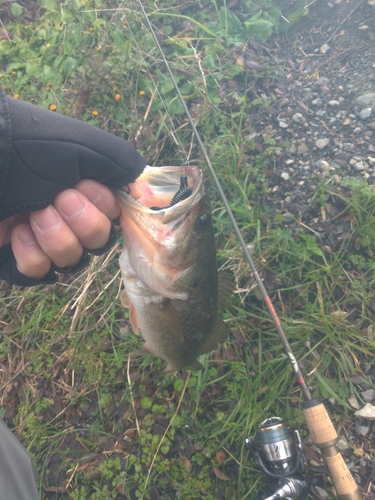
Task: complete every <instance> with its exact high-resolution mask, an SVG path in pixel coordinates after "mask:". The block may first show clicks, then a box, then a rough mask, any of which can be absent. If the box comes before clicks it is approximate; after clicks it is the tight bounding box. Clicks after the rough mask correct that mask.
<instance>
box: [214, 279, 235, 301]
mask: <svg viewBox="0 0 375 500" xmlns="http://www.w3.org/2000/svg"><path fill="white" fill-rule="evenodd" d="M234 289H235V283H234V279H233V276H232V275H231V274H228V273H219V284H218V297H217V307H218V308H219V309H221V308H222V307H224V306H225V304H226V303H227V301H228V299H229V297H230V296H231V295H232V293H233V290H234Z"/></svg>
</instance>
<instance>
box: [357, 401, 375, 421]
mask: <svg viewBox="0 0 375 500" xmlns="http://www.w3.org/2000/svg"><path fill="white" fill-rule="evenodd" d="M354 415H355V416H356V417H357V418H363V419H364V420H375V406H373V405H372V404H370V403H367V405H365V406H364V407H363V408H362V409H361V410H357V411H356V412H355V413H354Z"/></svg>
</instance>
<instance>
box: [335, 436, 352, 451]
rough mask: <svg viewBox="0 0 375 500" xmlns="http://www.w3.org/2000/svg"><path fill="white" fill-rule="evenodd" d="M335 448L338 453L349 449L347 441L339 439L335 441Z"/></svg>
mask: <svg viewBox="0 0 375 500" xmlns="http://www.w3.org/2000/svg"><path fill="white" fill-rule="evenodd" d="M336 446H337V448H338V449H339V450H340V451H345V450H349V448H350V444H349V443H348V442H347V440H346V439H344V438H341V437H340V438H339V440H338V441H337V444H336Z"/></svg>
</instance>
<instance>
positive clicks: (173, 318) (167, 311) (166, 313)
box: [161, 300, 184, 342]
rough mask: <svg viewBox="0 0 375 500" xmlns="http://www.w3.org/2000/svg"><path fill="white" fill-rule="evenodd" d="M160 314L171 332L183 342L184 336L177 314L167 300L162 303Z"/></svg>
mask: <svg viewBox="0 0 375 500" xmlns="http://www.w3.org/2000/svg"><path fill="white" fill-rule="evenodd" d="M161 314H162V317H163V320H164V321H165V323H166V324H167V325H168V326H169V328H170V329H171V330H172V332H173V333H174V334H175V335H176V336H177V337H178V338H179V339H180V340H181V341H182V342H183V341H184V334H183V331H182V325H181V321H180V317H179V315H178V312H177V311H176V309H175V308H174V307H173V305H172V303H171V302H170V301H169V300H168V301H165V302H164V303H163V306H162V309H161Z"/></svg>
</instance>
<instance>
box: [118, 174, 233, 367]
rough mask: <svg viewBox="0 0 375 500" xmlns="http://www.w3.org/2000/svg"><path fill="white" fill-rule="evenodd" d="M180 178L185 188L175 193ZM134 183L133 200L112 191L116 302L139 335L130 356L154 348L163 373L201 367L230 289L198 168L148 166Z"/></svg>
mask: <svg viewBox="0 0 375 500" xmlns="http://www.w3.org/2000/svg"><path fill="white" fill-rule="evenodd" d="M183 179H185V190H186V189H188V192H187V194H186V193H184V195H183V196H180V194H181V192H182V191H184V189H182V188H181V189H180V187H182V180H183ZM137 186H138V188H139V189H140V192H141V193H142V194H141V196H140V197H139V198H137V199H134V198H133V197H132V196H131V193H128V192H126V191H117V192H116V193H115V194H116V198H117V200H118V203H119V204H120V207H121V212H122V214H121V217H120V222H121V227H122V231H123V234H124V248H123V251H122V253H121V256H120V269H121V274H122V281H123V284H124V290H123V291H122V293H121V302H122V304H123V305H124V306H125V307H127V308H128V309H129V320H130V323H131V326H132V329H133V330H134V332H135V333H139V331H140V332H141V334H142V337H143V338H144V340H145V344H144V346H143V347H142V348H141V349H140V350H139V351H137V352H136V353H133V355H135V356H136V355H138V356H139V355H147V354H154V355H156V356H158V357H160V358H162V359H164V360H165V361H166V363H167V368H166V371H167V372H168V371H169V372H170V371H177V370H183V369H199V368H202V365H201V364H200V363H199V361H197V357H198V356H200V355H201V354H205V353H209V352H211V351H213V350H215V349H216V348H217V346H218V343H221V342H223V341H224V340H225V339H226V336H227V327H226V325H225V323H224V321H223V319H222V318H221V316H220V314H219V309H222V308H223V307H224V306H225V304H226V302H227V300H228V298H229V296H230V295H231V294H232V292H233V289H234V280H233V277H232V276H230V275H229V274H226V273H223V274H219V273H218V269H217V260H216V247H215V236H214V228H213V221H212V213H211V208H210V201H209V197H208V193H207V189H206V185H205V182H204V177H203V172H202V170H200V169H199V168H198V167H195V166H185V167H174V166H173V167H169V166H168V167H167V166H166V167H150V166H147V167H146V168H145V170H144V172H143V173H142V174H141V176H140V177H138V179H137ZM176 193H178V194H177V195H176ZM186 196H187V197H186ZM180 198H182V199H180ZM171 203H172V205H171Z"/></svg>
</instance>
